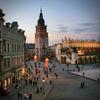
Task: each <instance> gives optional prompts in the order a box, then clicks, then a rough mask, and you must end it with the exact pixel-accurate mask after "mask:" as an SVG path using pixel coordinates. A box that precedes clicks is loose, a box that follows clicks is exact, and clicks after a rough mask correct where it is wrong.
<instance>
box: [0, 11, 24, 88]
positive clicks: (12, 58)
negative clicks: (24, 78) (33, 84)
mask: <svg viewBox="0 0 100 100" xmlns="http://www.w3.org/2000/svg"><path fill="white" fill-rule="evenodd" d="M4 16H5V14H3V11H2V10H1V9H0V84H1V85H3V86H5V87H6V86H9V85H11V84H12V83H13V82H14V81H15V80H16V79H17V78H19V77H20V75H21V67H22V66H23V65H24V45H25V40H26V38H25V35H24V30H22V29H18V23H17V22H16V21H15V22H12V23H4V18H3V17H4Z"/></svg>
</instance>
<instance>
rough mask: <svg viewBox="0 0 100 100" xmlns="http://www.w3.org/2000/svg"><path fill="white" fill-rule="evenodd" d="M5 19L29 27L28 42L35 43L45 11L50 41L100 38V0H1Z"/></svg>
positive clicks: (51, 42)
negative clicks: (36, 29) (40, 14)
mask: <svg viewBox="0 0 100 100" xmlns="http://www.w3.org/2000/svg"><path fill="white" fill-rule="evenodd" d="M0 8H1V9H2V10H3V12H4V13H5V14H6V16H5V17H4V18H5V21H6V22H13V21H18V23H19V28H22V29H23V30H25V35H26V37H27V40H26V42H28V43H34V38H35V37H34V33H35V26H36V25H37V20H38V18H39V13H40V8H42V10H43V16H44V19H45V24H47V26H48V27H47V29H48V33H49V41H50V44H53V43H59V42H61V40H62V38H64V37H65V36H66V37H70V38H73V39H98V37H100V0H0Z"/></svg>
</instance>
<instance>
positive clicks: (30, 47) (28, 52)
mask: <svg viewBox="0 0 100 100" xmlns="http://www.w3.org/2000/svg"><path fill="white" fill-rule="evenodd" d="M34 55H35V44H33V43H26V44H25V58H26V60H30V59H34Z"/></svg>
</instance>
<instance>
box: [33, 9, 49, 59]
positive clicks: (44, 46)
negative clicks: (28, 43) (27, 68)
mask: <svg viewBox="0 0 100 100" xmlns="http://www.w3.org/2000/svg"><path fill="white" fill-rule="evenodd" d="M35 53H36V55H37V56H38V58H39V59H44V58H45V57H47V54H48V32H47V26H46V25H45V21H44V19H43V13H42V10H40V15H39V19H38V22H37V26H36V33H35Z"/></svg>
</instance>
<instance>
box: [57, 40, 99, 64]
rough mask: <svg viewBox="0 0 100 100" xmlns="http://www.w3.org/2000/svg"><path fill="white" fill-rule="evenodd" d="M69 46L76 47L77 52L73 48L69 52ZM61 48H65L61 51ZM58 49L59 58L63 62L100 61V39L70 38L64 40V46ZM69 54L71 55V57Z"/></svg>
mask: <svg viewBox="0 0 100 100" xmlns="http://www.w3.org/2000/svg"><path fill="white" fill-rule="evenodd" d="M67 48H70V49H72V48H76V51H77V53H76V52H72V50H70V52H68V49H67ZM61 49H63V52H61ZM57 50H58V51H59V52H60V53H59V54H57V59H60V61H61V62H65V63H67V62H70V63H72V64H74V63H76V62H78V63H80V64H86V63H94V62H100V40H98V41H97V40H73V39H70V38H68V39H65V40H63V41H62V47H61V48H59V49H57ZM65 52H66V53H65ZM68 55H70V56H71V57H70V59H69V57H68ZM75 55H76V56H75ZM76 58H77V59H76Z"/></svg>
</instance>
